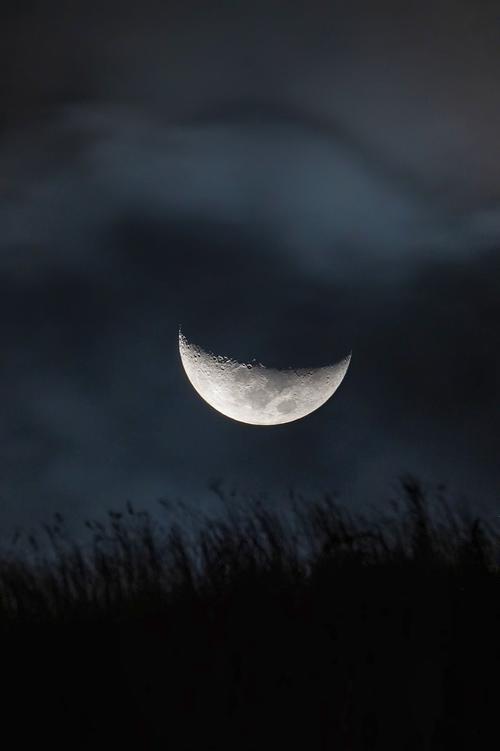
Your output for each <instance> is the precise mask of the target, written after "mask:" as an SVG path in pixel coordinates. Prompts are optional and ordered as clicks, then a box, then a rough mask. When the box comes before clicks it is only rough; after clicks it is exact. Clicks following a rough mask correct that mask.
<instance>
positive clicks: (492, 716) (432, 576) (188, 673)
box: [0, 478, 500, 751]
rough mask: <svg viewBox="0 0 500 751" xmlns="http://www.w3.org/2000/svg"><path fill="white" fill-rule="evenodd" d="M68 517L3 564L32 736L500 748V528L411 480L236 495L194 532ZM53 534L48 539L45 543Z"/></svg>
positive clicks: (9, 625)
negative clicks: (376, 501)
mask: <svg viewBox="0 0 500 751" xmlns="http://www.w3.org/2000/svg"><path fill="white" fill-rule="evenodd" d="M87 525H88V531H89V534H90V541H89V543H88V544H86V545H85V546H84V545H76V544H74V543H73V542H72V541H71V539H70V538H69V536H68V535H67V534H66V532H65V528H64V521H63V519H62V518H61V517H56V518H55V519H54V523H53V524H52V525H49V526H47V527H46V528H45V543H44V544H42V542H41V541H37V540H36V539H35V538H30V539H28V540H27V541H26V542H27V543H28V548H23V553H22V554H21V553H17V554H16V555H13V554H11V555H5V556H4V558H3V560H2V561H1V562H0V626H1V628H2V637H3V639H2V645H3V649H2V653H1V654H0V658H1V663H0V664H1V665H2V674H3V677H4V684H5V685H6V686H7V687H8V691H9V697H10V699H9V702H8V703H7V704H6V705H5V708H4V709H5V712H4V717H5V718H8V720H9V721H12V720H13V718H14V717H19V716H22V717H25V718H28V720H29V721H27V722H24V723H23V722H21V724H19V725H16V728H15V729H16V733H17V737H18V745H19V747H21V746H22V745H23V743H25V742H28V739H30V740H31V738H32V737H34V738H37V739H38V740H39V739H40V738H43V739H44V741H45V742H49V743H51V744H52V747H54V746H55V745H58V746H59V745H61V747H62V746H63V745H64V746H65V747H66V748H67V747H68V745H69V746H71V747H72V748H88V749H90V748H92V749H96V748H101V747H102V748H117V749H120V748H124V747H129V746H130V747H134V748H136V747H138V748H141V749H159V748H162V749H163V748H166V747H171V748H175V749H198V748H204V749H226V748H232V749H263V748H264V749H265V748H270V749H271V748H272V749H276V748H277V749H281V748H284V749H285V748H291V747H293V748H295V747H297V748H298V747H301V748H304V747H305V748H308V749H309V748H310V749H340V750H344V749H345V751H347V750H349V751H351V750H357V749H384V750H385V749H393V748H394V749H396V748H397V749H408V750H409V749H457V748H471V747H472V748H481V749H482V748H484V749H486V748H491V745H490V740H489V739H491V738H492V737H494V738H497V737H498V738H500V735H499V734H498V732H497V721H496V713H497V709H498V706H499V699H500V687H499V681H500V673H499V667H500V649H499V646H498V641H499V637H500V591H499V587H500V572H499V567H498V553H499V551H500V545H499V544H500V531H499V529H498V528H497V527H494V526H492V524H491V523H486V521H484V520H480V519H478V518H473V517H470V516H467V515H466V514H464V513H462V514H458V513H457V512H455V511H453V510H452V507H451V506H450V505H449V504H448V503H447V502H446V500H445V499H444V498H443V497H442V496H439V495H438V497H437V498H435V499H434V500H433V502H432V504H430V503H429V501H428V500H427V499H426V498H425V495H424V493H423V491H422V488H421V486H420V485H419V483H418V482H416V481H415V480H414V479H412V478H405V479H404V480H403V482H402V499H401V502H400V504H399V505H394V506H393V507H392V508H391V510H390V513H384V514H380V513H379V514H378V515H375V516H372V517H370V518H367V517H364V516H361V515H355V514H352V513H350V512H349V510H348V509H346V508H345V507H343V506H342V505H341V504H339V503H338V502H337V501H336V500H335V499H332V498H330V497H324V498H322V499H320V500H319V501H316V502H311V501H308V502H306V501H304V500H303V499H293V498H292V499H291V500H290V502H289V503H288V505H286V506H285V507H284V508H283V511H282V513H281V514H278V513H277V512H275V511H272V510H270V509H269V508H267V507H266V506H265V505H264V504H263V503H258V502H248V503H246V504H243V505H242V504H239V503H237V502H236V501H235V500H234V499H231V502H229V501H228V502H227V503H226V505H225V513H224V514H223V515H222V516H221V517H220V518H218V519H216V520H214V519H211V520H209V519H207V520H206V521H205V523H203V524H201V526H198V527H197V528H196V529H195V528H194V527H190V526H189V525H184V526H183V525H181V524H180V523H179V522H178V521H177V522H176V521H172V520H170V521H169V519H168V517H167V522H166V523H165V525H163V526H162V525H161V524H160V522H159V521H158V519H157V518H152V517H151V516H149V515H147V514H145V513H143V512H137V511H135V510H134V508H133V507H132V506H131V505H130V504H128V505H127V508H126V510H125V511H124V512H123V513H118V512H110V513H109V516H108V519H107V521H106V522H105V523H103V522H88V523H87ZM47 542H48V543H49V546H50V549H48V548H47Z"/></svg>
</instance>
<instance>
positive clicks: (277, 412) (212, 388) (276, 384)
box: [179, 329, 351, 425]
mask: <svg viewBox="0 0 500 751" xmlns="http://www.w3.org/2000/svg"><path fill="white" fill-rule="evenodd" d="M179 352H180V356H181V361H182V365H183V366H184V370H185V371H186V375H187V377H188V378H189V380H190V382H191V384H192V386H193V387H194V388H195V390H196V391H197V392H198V394H199V395H200V396H201V397H203V399H204V400H205V401H206V402H208V404H210V405H211V406H212V407H214V408H215V409H216V410H218V411H219V412H222V414H223V415H226V416H227V417H231V418H232V419H233V420H238V421H239V422H246V423H249V424H250V425H280V424H282V423H285V422H292V421H293V420H298V419H299V418H301V417H305V415H308V414H310V413H311V412H314V410H316V409H318V408H319V407H321V406H322V405H323V404H324V403H325V402H326V401H327V400H328V399H329V398H330V397H331V396H332V394H334V393H335V391H336V390H337V388H338V387H339V385H340V383H341V382H342V379H343V378H344V376H345V374H346V372H347V368H348V367H349V362H350V360H351V355H350V354H349V355H348V356H347V357H344V358H343V359H342V360H340V361H339V362H338V363H336V364H335V365H328V366H326V367H321V368H310V369H308V368H299V369H295V370H293V369H287V370H277V369H275V368H267V367H266V366H265V365H261V364H260V363H259V364H255V363H252V364H245V363H240V362H237V361H236V360H231V359H230V358H228V357H222V356H221V355H214V354H212V353H211V352H205V350H203V349H202V348H201V347H199V346H197V345H196V344H193V343H192V342H189V341H188V340H187V339H186V337H185V336H184V335H183V334H182V332H181V330H180V329H179Z"/></svg>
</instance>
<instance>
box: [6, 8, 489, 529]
mask: <svg viewBox="0 0 500 751" xmlns="http://www.w3.org/2000/svg"><path fill="white" fill-rule="evenodd" d="M11 8H12V9H11V10H8V8H5V9H3V11H2V27H1V31H0V71H1V73H0V97H1V99H0V101H1V102H2V113H1V115H0V228H1V232H0V306H1V329H0V331H1V341H2V356H1V359H0V363H1V368H0V394H1V398H2V407H1V412H0V440H1V444H0V445H1V451H0V497H1V508H0V522H1V524H2V525H3V527H4V529H8V528H10V527H11V526H13V525H17V524H23V525H25V524H31V523H32V522H36V521H38V520H42V519H46V518H47V517H49V516H50V515H51V514H52V512H54V511H55V510H57V509H58V510H60V511H62V512H63V513H65V514H66V515H68V516H69V517H71V518H78V519H79V518H84V517H86V516H89V515H93V514H95V513H97V512H99V510H101V509H103V508H107V507H109V506H113V507H117V506H119V505H121V504H122V503H123V502H124V501H125V500H126V499H132V500H133V501H135V502H136V503H137V504H138V505H142V506H147V507H153V506H154V504H155V503H156V499H157V498H159V497H164V496H166V495H170V496H172V495H174V496H176V497H184V498H190V499H193V498H199V499H200V501H199V502H200V503H202V504H203V503H209V498H210V492H209V491H207V490H206V489H207V487H208V485H209V483H210V482H211V480H212V479H213V478H218V477H222V478H225V482H226V485H228V486H236V487H238V488H240V489H242V490H249V491H253V490H266V491H268V492H269V493H271V494H276V493H279V492H281V491H283V490H284V489H286V488H288V487H290V486H295V487H297V488H302V489H322V488H329V489H336V490H338V491H340V492H341V493H342V495H343V497H344V498H345V500H346V501H348V502H349V503H352V504H359V503H360V502H361V501H362V500H363V499H366V498H368V499H369V500H372V499H373V500H377V499H382V498H383V497H384V496H387V494H388V493H390V492H391V488H392V487H393V486H394V482H395V480H396V478H397V476H398V475H399V474H400V473H401V472H405V471H412V472H415V473H419V474H421V476H422V477H423V478H424V479H425V480H427V481H429V482H434V481H435V482H438V481H442V482H445V483H447V484H448V485H449V486H450V488H452V489H454V490H455V491H456V492H457V493H458V494H461V493H464V494H468V495H469V496H470V497H471V500H473V502H474V503H475V504H477V505H478V506H483V507H489V508H491V507H492V505H493V504H494V503H495V502H496V501H498V499H499V488H500V460H499V457H500V409H499V396H500V253H499V250H500V145H499V136H498V134H499V133H500V98H499V96H498V91H499V86H500V47H499V45H498V38H499V31H500V10H499V9H498V3H497V2H496V0H495V2H488V0H482V2H481V3H478V2H472V1H471V2H463V1H462V2H460V1H458V0H455V2H451V0H450V1H449V2H439V0H438V1H437V2H436V1H434V2H432V3H425V2H423V3H422V2H418V3H417V2H415V3H413V2H406V3H389V2H380V3H373V2H371V1H369V0H366V2H352V1H351V2H336V3H335V2H314V1H312V0H310V1H309V2H300V3H299V2H293V1H291V0H287V1H286V2H282V3H277V2H273V1H272V0H266V1H265V2H255V1H254V2H251V3H250V2H248V3H243V2H242V3H235V2H229V0H228V1H227V2H218V3H207V2H198V3H195V2H189V1H187V0H184V2H177V3H174V2H170V3H169V2H166V1H165V0H163V2H159V1H158V2H153V1H149V2H148V1H147V0H146V1H145V2H142V3H134V4H127V3H126V2H125V3H124V2H121V3H114V2H108V3H106V4H105V9H103V8H102V7H101V4H94V6H92V5H91V4H89V3H88V2H85V3H83V2H78V1H77V2H72V3H66V2H64V3H63V2H58V1H57V0H55V1H54V2H51V3H50V4H47V3H41V2H25V3H22V4H21V5H20V4H19V3H12V4H11ZM19 8H21V9H19ZM179 323H182V324H183V329H184V330H185V332H186V334H187V335H188V337H190V338H193V339H194V340H195V341H197V342H198V343H200V344H202V345H203V346H205V347H207V348H208V349H212V350H215V351H218V352H221V353H222V354H226V355H231V356H233V357H235V358H237V359H240V358H241V359H251V358H253V357H255V358H256V359H258V360H261V361H262V362H264V363H266V364H268V365H278V366H289V365H292V366H298V367H301V366H310V365H324V364H328V363H330V362H332V361H333V360H335V359H337V358H340V357H341V356H343V355H345V354H346V352H348V351H349V350H351V349H352V351H353V358H352V362H351V367H350V369H349V372H348V374H347V376H346V379H345V380H344V382H343V384H342V386H341V387H340V389H339V391H338V392H337V394H336V395H335V396H334V398H333V399H332V400H331V401H330V402H328V403H327V405H326V406H324V407H323V408H322V409H320V410H319V411H318V412H315V413H314V414H312V415H310V416H309V417H307V418H305V419H304V420H301V421H298V422H296V423H291V424H288V425H283V426H277V427H274V428H256V427H253V426H247V425H242V424H239V423H236V422H233V421H230V420H228V419H226V418H224V417H223V416H222V415H219V414H217V413H215V412H214V411H213V410H211V409H210V408H209V407H208V406H207V405H205V404H204V403H203V402H202V401H201V400H200V399H199V398H198V397H197V395H196V394H195V393H194V392H193V390H192V388H191V387H190V386H189V384H188V383H187V381H186V379H185V376H184V374H183V372H182V370H181V368H180V364H179V359H178V352H177V330H178V324H179Z"/></svg>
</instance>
